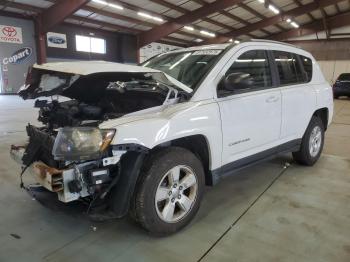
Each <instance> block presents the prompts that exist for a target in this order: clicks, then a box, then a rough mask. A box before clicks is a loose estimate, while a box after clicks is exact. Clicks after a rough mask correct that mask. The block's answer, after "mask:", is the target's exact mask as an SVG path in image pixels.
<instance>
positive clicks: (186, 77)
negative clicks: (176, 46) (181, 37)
mask: <svg viewBox="0 0 350 262" xmlns="http://www.w3.org/2000/svg"><path fill="white" fill-rule="evenodd" d="M222 52H223V50H216V49H215V50H214V49H210V50H209V49H208V50H197V51H187V52H175V53H168V54H160V55H158V56H156V57H154V58H151V59H150V60H148V61H146V62H145V63H144V64H142V66H144V67H149V68H153V69H157V70H160V71H162V72H164V73H166V74H168V75H170V76H172V77H173V78H175V79H176V80H178V81H180V82H181V83H183V84H185V85H186V86H188V87H190V88H192V89H195V86H196V85H197V83H198V82H199V81H200V80H201V79H202V77H203V76H204V75H205V74H206V73H207V72H208V71H209V69H210V68H211V67H212V65H213V64H214V63H215V62H216V61H217V59H218V57H219V55H220V54H221V53H222Z"/></svg>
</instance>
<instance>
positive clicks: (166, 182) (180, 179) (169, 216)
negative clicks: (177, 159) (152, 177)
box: [155, 165, 198, 223]
mask: <svg viewBox="0 0 350 262" xmlns="http://www.w3.org/2000/svg"><path fill="white" fill-rule="evenodd" d="M197 193H198V184H197V178H196V175H195V173H194V172H193V170H192V169H191V168H190V167H188V166H183V165H179V166H175V167H173V168H172V169H170V170H169V171H168V172H167V173H166V174H165V175H164V176H163V178H162V179H161V181H160V183H159V185H158V187H157V191H156V195H155V207H156V210H157V214H158V216H159V218H160V219H162V220H163V221H165V222H167V223H175V222H178V221H179V220H181V219H183V218H184V217H185V216H186V215H187V214H188V213H189V212H190V210H191V209H192V207H193V205H194V203H195V201H196V197H197Z"/></svg>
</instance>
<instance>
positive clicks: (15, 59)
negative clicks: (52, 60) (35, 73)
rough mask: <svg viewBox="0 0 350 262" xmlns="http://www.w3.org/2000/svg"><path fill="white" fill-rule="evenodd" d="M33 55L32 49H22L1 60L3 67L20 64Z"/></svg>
mask: <svg viewBox="0 0 350 262" xmlns="http://www.w3.org/2000/svg"><path fill="white" fill-rule="evenodd" d="M32 53H33V49H32V48H31V47H24V48H21V49H19V50H17V51H16V52H14V53H13V54H12V55H11V56H10V57H5V58H4V59H3V60H2V63H3V64H4V65H6V64H21V63H23V62H24V61H26V60H27V59H28V58H29V57H30V56H31V55H32Z"/></svg>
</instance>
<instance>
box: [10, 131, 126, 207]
mask: <svg viewBox="0 0 350 262" xmlns="http://www.w3.org/2000/svg"><path fill="white" fill-rule="evenodd" d="M26 129H27V134H28V137H29V143H28V144H27V145H25V146H14V145H13V146H12V147H11V155H12V157H13V158H14V159H15V160H16V161H17V162H18V163H20V164H21V165H23V166H25V167H28V171H29V172H30V173H31V174H32V175H33V176H34V177H35V179H36V181H37V182H38V183H39V184H40V185H42V186H43V187H45V188H46V189H48V190H49V191H51V192H55V193H57V195H58V199H59V200H60V201H62V202H65V203H67V202H70V201H73V200H77V199H79V198H83V197H87V196H93V195H95V194H96V193H102V192H104V191H105V189H106V188H107V187H108V185H109V184H110V183H111V181H113V179H115V178H116V176H117V175H118V168H120V167H119V166H118V165H117V164H118V162H119V160H120V157H121V156H122V155H123V154H124V153H125V151H115V150H114V151H113V150H109V144H110V142H111V141H112V138H113V136H114V133H115V131H114V130H102V131H100V130H99V129H98V128H86V127H84V128H82V129H81V128H62V129H60V130H59V131H58V133H57V134H54V133H52V134H50V133H47V130H45V128H37V127H35V126H32V125H28V126H27V128H26Z"/></svg>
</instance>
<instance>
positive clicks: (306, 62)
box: [300, 55, 313, 82]
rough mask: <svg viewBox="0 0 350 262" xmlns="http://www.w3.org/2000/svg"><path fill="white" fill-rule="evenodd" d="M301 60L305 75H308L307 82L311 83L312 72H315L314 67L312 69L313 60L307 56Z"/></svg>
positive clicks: (301, 57)
mask: <svg viewBox="0 0 350 262" xmlns="http://www.w3.org/2000/svg"><path fill="white" fill-rule="evenodd" d="M300 60H301V63H302V65H303V67H304V72H305V75H306V80H307V82H310V81H311V79H312V70H313V67H312V60H311V59H310V58H308V57H306V56H302V55H301V56H300Z"/></svg>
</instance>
